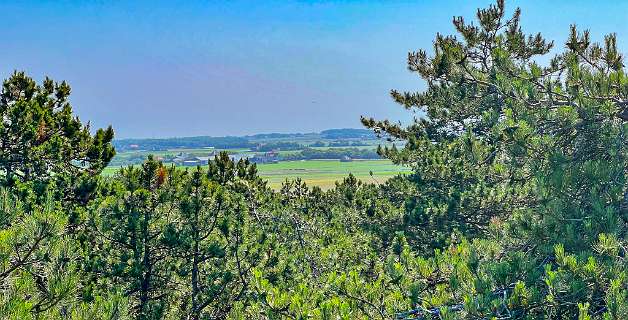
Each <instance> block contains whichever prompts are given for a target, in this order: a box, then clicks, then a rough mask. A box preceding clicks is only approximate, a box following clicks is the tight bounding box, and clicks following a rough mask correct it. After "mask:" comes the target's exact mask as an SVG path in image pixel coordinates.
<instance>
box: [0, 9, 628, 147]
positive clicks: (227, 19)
mask: <svg viewBox="0 0 628 320" xmlns="http://www.w3.org/2000/svg"><path fill="white" fill-rule="evenodd" d="M489 3H491V1H473V2H472V1H453V0H451V1H449V0H447V1H261V0H258V1H224V2H223V1H197V2H194V1H181V2H176V1H164V2H157V1H146V2H140V1H116V2H110V1H94V2H87V1H19V2H15V3H13V2H11V3H8V2H4V1H1V0H0V30H1V31H0V34H1V35H2V42H1V44H0V61H1V62H2V63H1V64H0V76H1V77H2V78H6V77H8V76H9V75H10V73H11V72H12V71H13V70H24V71H26V72H27V73H29V74H30V75H31V76H33V77H35V78H36V79H42V78H43V77H44V76H45V75H48V76H50V77H52V78H53V79H56V80H67V81H68V82H69V83H70V85H71V86H72V90H73V92H72V97H71V102H72V104H73V106H74V108H75V111H76V112H77V113H78V114H79V116H80V117H81V119H82V120H84V121H87V120H90V121H91V123H92V125H93V126H95V127H102V126H106V125H109V124H112V125H113V126H114V129H115V130H116V135H117V137H119V138H124V137H170V136H192V135H240V134H251V133H260V132H311V131H319V130H322V129H327V128H338V127H360V123H359V117H360V115H366V116H374V117H377V118H388V119H393V120H404V121H405V120H407V119H409V118H410V117H411V116H412V115H410V114H409V113H408V112H407V111H405V110H403V108H401V107H400V106H398V105H396V104H395V103H394V102H392V101H391V99H390V98H389V96H388V92H389V90H390V89H400V90H421V88H422V87H423V83H422V82H421V80H420V79H418V78H417V77H416V76H415V75H413V74H411V73H409V72H408V71H407V70H406V65H405V58H406V55H407V52H408V51H412V50H416V49H420V48H425V49H429V48H430V47H431V42H432V39H433V38H434V35H435V34H436V32H441V33H447V34H448V33H452V32H453V27H452V26H451V18H452V16H454V15H463V16H465V17H467V18H468V19H470V18H472V16H473V15H474V14H475V10H476V8H478V7H484V6H486V5H488V4H489ZM506 5H507V7H508V10H509V11H512V10H514V8H515V7H517V6H519V7H521V8H522V11H523V13H522V26H523V28H524V30H525V31H526V32H539V31H540V32H542V33H543V34H544V35H545V36H546V37H547V38H549V39H553V40H556V44H557V47H559V48H562V46H563V41H564V39H565V37H566V35H567V33H568V28H569V25H570V24H572V23H576V24H577V25H578V26H580V27H581V28H588V29H590V30H591V33H592V36H593V37H594V39H600V38H601V37H602V36H603V35H604V34H605V33H609V32H616V33H617V35H618V38H619V45H620V48H621V49H622V51H624V52H626V50H625V49H626V48H627V45H628V25H627V24H626V21H628V19H627V18H628V2H620V1H596V2H591V1H507V4H506Z"/></svg>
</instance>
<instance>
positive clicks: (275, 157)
mask: <svg viewBox="0 0 628 320" xmlns="http://www.w3.org/2000/svg"><path fill="white" fill-rule="evenodd" d="M249 160H251V162H255V163H276V162H279V153H278V152H277V151H275V150H273V151H268V152H266V153H263V154H256V155H255V156H253V157H252V158H249Z"/></svg>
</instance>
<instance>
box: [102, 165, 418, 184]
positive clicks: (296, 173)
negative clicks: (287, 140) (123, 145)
mask: <svg viewBox="0 0 628 320" xmlns="http://www.w3.org/2000/svg"><path fill="white" fill-rule="evenodd" d="M257 167H258V170H259V174H260V176H261V177H263V178H264V179H266V180H268V182H269V185H270V186H271V187H272V188H275V189H277V188H279V187H281V183H282V182H283V181H285V180H286V179H296V178H298V177H300V178H301V179H303V180H304V181H305V182H306V183H307V184H308V185H313V186H319V187H321V188H323V189H329V188H332V187H333V186H334V182H336V181H338V180H342V179H343V178H344V177H346V176H347V175H348V174H349V173H352V174H353V175H355V176H356V177H357V178H358V179H360V180H362V181H365V182H375V183H382V182H384V181H386V180H387V179H388V178H390V177H392V176H395V175H397V174H400V173H403V172H407V170H408V169H407V168H404V167H401V166H397V165H394V164H392V163H391V162H390V161H389V160H355V161H351V162H340V161H338V160H305V161H282V162H279V163H265V164H259V165H258V166H257ZM182 168H183V167H182ZM116 170H118V168H116V167H108V168H106V169H105V171H104V174H106V175H108V174H109V175H110V174H113V173H114V172H115V171H116ZM370 171H372V172H373V176H371V175H370V174H369V172H370Z"/></svg>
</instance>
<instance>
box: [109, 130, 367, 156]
mask: <svg viewBox="0 0 628 320" xmlns="http://www.w3.org/2000/svg"><path fill="white" fill-rule="evenodd" d="M304 138H311V139H313V140H319V139H323V140H324V139H331V140H342V139H362V140H367V139H375V138H376V136H375V134H374V133H373V132H372V131H370V130H366V129H330V130H324V131H322V132H320V133H264V134H256V135H250V136H242V137H236V136H228V137H210V136H199V137H179V138H159V139H120V140H114V141H113V145H114V147H115V148H116V150H117V151H118V152H124V151H128V150H150V151H159V150H168V149H177V148H204V147H213V148H217V149H236V148H250V149H254V150H258V151H270V150H275V149H281V150H298V149H301V148H303V147H304V145H302V144H299V143H298V142H290V141H277V142H275V141H273V142H268V143H265V142H260V140H264V139H269V140H270V139H296V140H298V139H304ZM317 143H320V144H321V145H320V146H326V145H325V144H324V143H323V142H317ZM327 145H328V146H349V145H353V146H355V145H362V144H360V143H359V142H357V141H354V142H351V143H345V142H342V141H335V142H331V143H329V144H327Z"/></svg>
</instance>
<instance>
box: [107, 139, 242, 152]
mask: <svg viewBox="0 0 628 320" xmlns="http://www.w3.org/2000/svg"><path fill="white" fill-rule="evenodd" d="M113 145H114V147H115V148H116V150H117V151H127V150H151V151H157V150H168V149H177V148H204V147H214V148H217V149H234V148H250V147H251V143H250V142H249V140H247V139H245V138H242V137H183V138H163V139H122V140H114V141H113Z"/></svg>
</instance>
